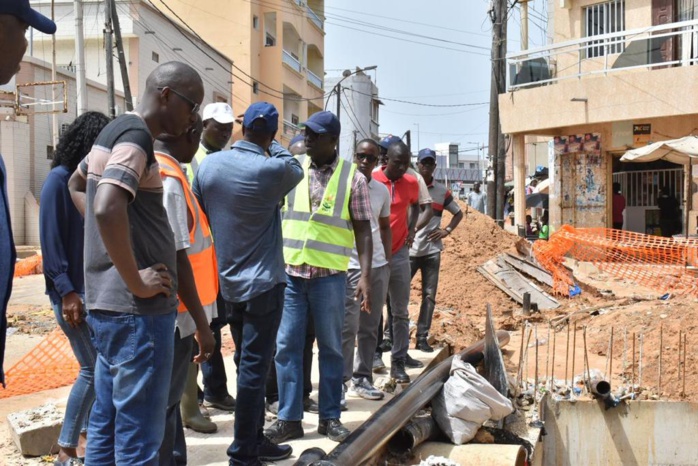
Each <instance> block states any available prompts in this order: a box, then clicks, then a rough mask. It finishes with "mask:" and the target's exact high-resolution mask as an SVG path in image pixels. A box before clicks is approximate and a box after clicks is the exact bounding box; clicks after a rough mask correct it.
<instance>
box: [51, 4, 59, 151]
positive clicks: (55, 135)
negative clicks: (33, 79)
mask: <svg viewBox="0 0 698 466" xmlns="http://www.w3.org/2000/svg"><path fill="white" fill-rule="evenodd" d="M51 21H53V22H54V23H55V22H56V1H55V0H51ZM51 81H53V82H54V83H55V82H56V35H55V34H51ZM55 101H56V85H55V84H52V85H51V102H55ZM51 105H54V104H51ZM51 132H52V133H53V134H52V137H51V140H52V141H51V144H52V145H53V149H54V150H55V149H56V146H57V145H58V115H56V112H53V113H51Z"/></svg>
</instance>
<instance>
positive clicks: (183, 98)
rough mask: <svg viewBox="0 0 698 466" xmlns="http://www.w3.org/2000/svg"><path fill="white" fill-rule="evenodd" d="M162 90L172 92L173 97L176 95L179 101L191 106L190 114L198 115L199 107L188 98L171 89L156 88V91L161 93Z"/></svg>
mask: <svg viewBox="0 0 698 466" xmlns="http://www.w3.org/2000/svg"><path fill="white" fill-rule="evenodd" d="M163 89H169V90H170V92H172V93H173V94H174V95H176V96H177V97H179V98H180V99H182V100H183V101H185V102H186V103H188V104H189V105H191V113H199V107H200V105H199V104H197V103H196V102H194V101H193V100H191V99H190V98H189V97H187V96H185V95H183V94H181V93H179V92H177V91H175V90H174V89H172V88H171V87H158V91H162V90H163Z"/></svg>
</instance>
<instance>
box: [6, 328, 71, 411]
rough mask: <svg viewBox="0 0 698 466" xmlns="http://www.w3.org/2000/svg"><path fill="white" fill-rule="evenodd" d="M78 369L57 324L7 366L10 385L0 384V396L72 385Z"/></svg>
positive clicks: (7, 379)
mask: <svg viewBox="0 0 698 466" xmlns="http://www.w3.org/2000/svg"><path fill="white" fill-rule="evenodd" d="M79 370H80V366H79V364H78V362H77V360H76V359H75V356H74V355H73V350H72V348H71V347H70V342H68V338H66V336H65V334H64V333H63V332H62V331H61V329H60V328H56V329H55V330H53V331H52V332H51V333H49V334H48V335H46V337H45V338H44V339H43V340H42V341H41V343H39V344H38V345H37V346H36V347H35V348H34V349H33V350H31V351H30V352H29V353H28V354H27V355H25V356H24V357H23V358H22V359H20V360H19V361H18V362H17V363H16V364H15V365H14V366H12V367H11V368H9V369H8V370H7V372H6V373H5V382H6V384H7V388H6V389H5V390H3V389H2V387H1V386H0V398H9V397H11V396H16V395H26V394H28V393H35V392H39V391H42V390H48V389H51V388H58V387H64V386H66V385H70V384H72V383H73V382H75V379H76V378H77V375H78V371H79Z"/></svg>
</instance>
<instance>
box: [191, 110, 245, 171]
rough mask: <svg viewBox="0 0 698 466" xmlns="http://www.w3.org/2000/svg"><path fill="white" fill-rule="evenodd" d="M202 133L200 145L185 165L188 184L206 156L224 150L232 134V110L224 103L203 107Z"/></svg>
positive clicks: (233, 119) (233, 117)
mask: <svg viewBox="0 0 698 466" xmlns="http://www.w3.org/2000/svg"><path fill="white" fill-rule="evenodd" d="M201 119H202V120H204V132H203V133H202V134H201V144H200V145H199V150H198V151H197V152H196V155H195V156H194V159H193V160H192V161H191V163H190V164H187V165H186V167H185V168H186V173H187V177H188V178H189V183H190V184H191V182H192V181H193V180H194V175H196V170H197V169H198V168H199V165H200V164H201V162H202V161H203V160H204V158H205V157H206V156H207V155H208V154H212V153H214V152H218V151H221V150H223V149H225V146H226V144H228V141H230V136H232V134H233V122H234V121H235V116H233V108H232V107H231V106H230V105H228V104H227V103H225V102H214V103H212V104H208V105H207V106H205V107H204V113H203V115H202V118H201Z"/></svg>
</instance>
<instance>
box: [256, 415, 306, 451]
mask: <svg viewBox="0 0 698 466" xmlns="http://www.w3.org/2000/svg"><path fill="white" fill-rule="evenodd" d="M303 435H305V434H304V432H303V426H302V425H301V421H282V420H281V419H277V421H276V422H275V423H273V424H272V425H271V426H269V428H268V429H265V430H264V436H265V437H267V438H268V439H269V441H270V442H271V443H275V444H277V445H278V444H279V443H284V442H286V441H288V440H293V439H297V438H301V437H303Z"/></svg>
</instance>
